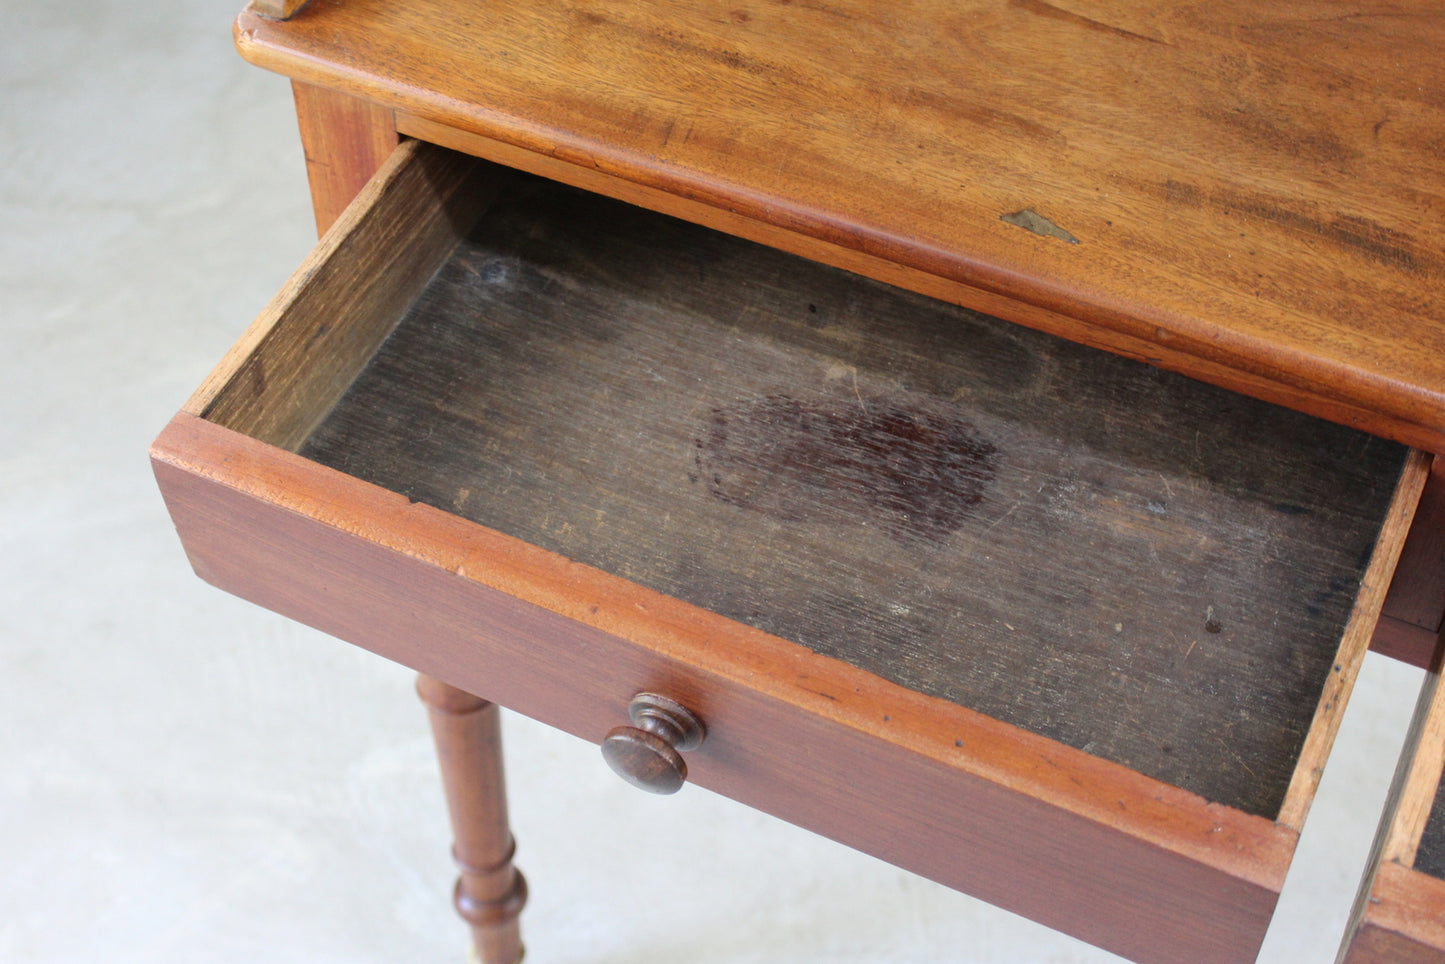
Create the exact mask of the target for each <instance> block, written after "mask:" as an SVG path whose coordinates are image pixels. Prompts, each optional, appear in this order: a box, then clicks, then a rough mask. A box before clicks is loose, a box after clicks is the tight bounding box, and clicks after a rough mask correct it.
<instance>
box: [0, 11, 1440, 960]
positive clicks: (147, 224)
mask: <svg viewBox="0 0 1445 964" xmlns="http://www.w3.org/2000/svg"><path fill="white" fill-rule="evenodd" d="M239 2H240V0H185V2H180V0H159V2H144V3H137V2H127V3H121V2H118V0H113V2H101V0H83V2H81V0H76V2H66V3H55V4H49V3H36V2H22V0H0V13H3V14H4V16H3V23H4V29H3V32H0V84H3V88H0V326H3V327H0V332H3V338H4V346H5V351H4V353H3V359H0V366H3V374H0V406H3V410H0V415H3V418H0V533H3V535H0V539H3V545H4V551H3V552H0V962H7V964H20V962H40V961H45V962H59V961H75V962H80V961H85V962H91V964H93V962H99V961H106V962H116V964H119V962H141V961H144V962H171V961H206V962H256V961H268V962H273V961H274V962H293V961H294V962H326V961H338V962H339V961H347V962H372V961H377V962H380V961H388V962H395V961H434V962H445V961H455V962H461V961H464V960H466V959H467V951H466V948H465V939H464V936H463V932H462V930H461V928H460V926H459V925H458V924H457V923H456V921H455V919H454V918H453V916H452V914H451V911H450V908H449V907H448V891H449V888H450V880H451V873H452V872H451V869H450V867H449V865H448V859H447V846H448V841H447V835H446V830H445V826H444V817H443V809H442V801H441V799H440V795H439V791H438V789H437V785H436V781H435V770H434V765H433V762H432V757H431V753H430V748H429V744H428V737H427V734H426V731H425V723H424V719H423V715H422V711H421V709H420V708H419V706H418V705H417V704H416V702H415V699H414V697H413V695H412V691H411V674H410V673H409V672H407V671H406V670H404V669H401V668H400V667H397V666H393V665H389V664H387V663H385V662H383V661H381V660H380V659H377V658H375V657H372V656H369V655H367V654H364V653H362V652H360V651H357V650H354V649H352V648H351V647H349V646H347V645H345V644H343V643H340V642H338V641H336V640H333V639H330V638H326V637H323V636H320V635H317V634H316V633H313V632H310V631H308V630H305V629H303V628H300V627H298V626H295V625H291V624H289V623H287V622H285V621H283V620H281V619H280V618H278V617H274V616H272V615H269V614H268V613H265V612H261V611H258V610H256V609H253V608H251V607H249V606H247V605H244V604H242V603H240V602H238V601H236V600H233V599H231V598H228V597H226V596H224V595H222V594H221V593H219V592H217V591H215V590H212V589H210V588H209V587H207V586H205V585H203V584H202V583H201V582H199V581H198V580H197V579H195V578H194V577H193V576H192V575H191V574H190V572H189V570H188V569H187V566H186V563H185V560H184V557H183V555H182V553H181V550H180V547H179V545H178V543H177V541H176V539H175V537H174V534H173V533H172V531H171V529H170V525H169V522H168V521H167V518H166V516H165V513H164V510H163V508H162V505H161V501H160V498H159V497H158V495H157V494H156V491H155V488H154V485H153V482H152V480H151V478H150V475H149V468H148V465H147V462H146V457H145V450H146V445H147V443H148V442H149V441H150V439H151V437H152V436H154V435H155V433H156V432H158V431H159V430H160V428H161V427H162V426H163V425H164V423H165V421H166V419H167V418H168V417H169V416H170V414H171V413H172V412H173V411H174V410H175V409H176V408H177V407H178V406H179V405H180V404H181V402H182V401H183V400H184V399H185V398H186V396H187V395H188V393H189V392H190V389H191V388H192V387H193V386H194V385H195V384H197V383H198V382H199V380H200V379H201V377H202V376H203V375H204V374H205V373H206V371H207V370H208V369H209V367H210V365H211V364H212V363H213V362H214V361H216V360H217V359H218V358H219V357H220V356H221V354H222V353H223V352H224V351H225V349H226V348H227V346H228V345H229V343H230V342H231V341H232V339H234V338H235V336H236V335H237V334H238V333H239V332H240V331H241V329H242V328H243V327H244V326H245V324H246V323H247V322H248V321H249V320H250V318H251V317H252V316H253V315H254V314H255V313H256V312H257V311H258V310H259V309H260V307H261V306H262V305H263V304H264V303H265V301H266V300H267V298H268V296H269V294H270V293H271V292H272V291H273V290H275V289H276V288H277V287H278V286H279V285H280V284H281V282H282V281H283V280H284V279H285V277H286V276H287V274H288V273H289V271H290V269H291V267H293V266H294V265H295V264H296V263H297V262H298V261H299V260H300V259H301V257H302V255H303V254H304V253H305V252H306V250H307V249H308V248H309V246H310V245H311V243H312V241H313V237H312V235H311V231H312V227H311V221H310V213H309V208H308V199H307V195H306V192H305V185H304V176H303V172H302V163H301V156H300V151H299V148H298V147H297V144H296V140H295V136H294V130H293V121H292V115H291V113H290V111H291V106H290V100H289V88H288V86H287V84H286V82H285V81H283V80H281V79H280V78H277V77H274V76H271V75H269V74H266V73H263V72H261V71H259V70H257V69H254V68H251V67H249V66H247V65H246V64H244V63H243V62H242V61H241V60H240V59H239V58H238V57H237V56H236V55H235V53H234V51H233V49H232V47H231V41H230V31H229V25H230V20H231V17H232V15H233V14H234V12H235V8H236V7H237V5H238V4H239ZM478 2H482V0H478ZM1419 679H1420V677H1419V674H1418V673H1416V672H1414V671H1411V670H1408V669H1405V668H1404V667H1401V666H1398V665H1395V664H1391V663H1389V662H1387V661H1385V660H1382V659H1379V658H1377V657H1374V656H1371V657H1370V660H1369V662H1368V663H1367V665H1366V667H1365V674H1364V677H1363V679H1362V681H1361V684H1360V687H1359V688H1358V690H1357V693H1356V697H1355V700H1354V702H1353V705H1351V707H1350V710H1349V714H1348V718H1347V721H1346V724H1345V729H1344V732H1343V734H1342V736H1341V739H1340V743H1339V746H1338V749H1337V752H1336V754H1335V757H1334V759H1333V761H1332V762H1331V764H1330V767H1329V769H1328V771H1327V773H1326V776H1325V781H1324V786H1323V789H1322V791H1321V795H1320V798H1319V800H1318V802H1317V804H1316V807H1315V813H1314V815H1313V817H1312V819H1311V822H1310V825H1309V828H1308V830H1307V832H1306V834H1305V836H1304V840H1303V842H1302V845H1301V849H1300V852H1299V855H1298V857H1297V859H1296V861H1295V866H1294V869H1293V871H1292V873H1291V875H1290V879H1289V882H1288V886H1287V888H1286V891H1285V894H1284V897H1283V899H1282V901H1281V904H1280V909H1279V913H1278V916H1277V919H1276V923H1275V926H1274V928H1273V930H1272V931H1271V933H1270V935H1269V938H1268V941H1267V943H1266V947H1265V951H1264V955H1263V957H1262V960H1265V961H1271V962H1312V961H1329V960H1332V959H1333V955H1334V950H1335V946H1336V944H1337V942H1338V940H1339V936H1340V930H1341V926H1342V920H1343V919H1344V917H1345V914H1346V912H1347V910H1348V907H1349V905H1350V903H1351V900H1352V898H1353V893H1354V888H1355V881H1356V880H1357V878H1358V875H1359V873H1360V869H1361V867H1362V865H1363V863H1364V860H1365V854H1366V852H1367V850H1368V847H1369V843H1370V838H1371V836H1372V834H1373V832H1374V828H1375V823H1376V815H1377V813H1378V811H1379V807H1380V804H1381V801H1382V799H1383V795H1384V792H1385V785H1386V783H1387V782H1388V780H1389V776H1390V772H1391V770H1392V769H1393V767H1394V762H1395V756H1396V753H1397V751H1398V747H1399V741H1400V738H1401V734H1402V732H1403V729H1404V726H1405V723H1406V720H1407V718H1408V716H1409V713H1410V710H1411V706H1412V704H1413V701H1414V692H1415V690H1416V688H1417V687H1418V684H1419ZM507 726H508V730H507V741H508V750H509V754H510V761H509V762H510V766H511V781H512V788H513V799H514V809H515V815H514V816H515V823H516V828H517V833H518V836H519V838H520V840H521V848H522V849H521V855H520V862H521V864H522V865H523V867H524V868H525V870H526V872H527V874H528V876H529V878H530V880H531V882H532V893H533V900H532V904H531V907H530V908H529V910H528V913H527V917H526V930H527V939H528V944H529V948H530V953H529V961H530V962H534V964H583V962H587V964H624V962H643V961H669V962H678V961H682V962H697V964H711V962H718V964H721V962H732V964H742V962H763V961H766V962H770V964H777V962H793V961H796V962H860V964H861V962H955V964H957V962H1020V961H1025V962H1028V961H1037V962H1059V964H1082V962H1097V961H1108V960H1113V958H1111V957H1110V956H1109V955H1107V954H1103V953H1101V952H1099V951H1096V950H1093V949H1091V948H1088V947H1085V946H1083V945H1081V944H1079V943H1077V942H1075V941H1073V940H1070V939H1068V938H1065V937H1061V936H1059V935H1057V934H1053V933H1051V932H1049V931H1047V930H1045V929H1043V928H1041V927H1038V926H1036V925H1034V924H1031V923H1029V922H1028V921H1024V920H1021V919H1019V918H1016V917H1013V916H1012V915H1009V914H1007V913H1003V912H1001V911H998V910H996V909H994V908H991V907H988V906H986V905H984V904H981V903H979V902H977V901H974V900H972V899H970V898H968V897H965V896H962V895H959V894H955V893H951V892H948V891H945V890H943V889H941V888H939V887H936V886H934V885H932V884H929V883H927V882H925V881H922V880H920V879H918V878H915V877H913V876H910V875H908V874H906V873H902V872H899V871H896V870H894V869H892V868H890V867H888V866H885V865H883V864H881V863H879V862H877V861H874V860H871V859H869V858H865V857H862V856H859V855H857V854H854V853H850V852H848V851H846V850H844V849H843V848H841V847H837V846H835V845H833V844H831V843H829V842H827V841H824V840H821V839H818V838H816V837H814V836H811V835H809V834H807V833H804V832H801V831H798V830H795V829H793V828H790V827H788V826H785V825H783V824H781V823H779V822H777V821H774V820H771V819H769V818H766V817H763V816H760V815H757V814H755V813H752V812H749V811H747V810H745V809H743V808H741V807H738V806H736V805H734V804H732V803H730V802H728V801H726V800H723V799H721V798H719V797H716V796H714V795H712V794H709V793H708V792H706V791H702V790H697V789H688V790H686V791H684V792H683V793H682V794H680V795H679V796H678V797H676V798H669V799H663V800H657V799H652V798H649V797H644V796H643V795H641V794H638V793H636V792H635V791H631V790H629V789H628V788H626V787H624V786H622V785H621V782H620V781H618V780H616V779H615V778H614V777H612V776H611V775H610V774H609V773H607V772H606V771H605V770H604V768H603V766H602V765H601V763H600V762H599V760H598V757H597V754H596V750H595V748H593V747H591V746H589V745H586V744H583V743H581V742H578V741H576V740H573V739H571V738H570V737H565V736H561V735H558V734H556V733H554V732H549V731H547V730H545V729H543V728H541V727H539V726H537V725H535V724H532V723H530V722H529V721H526V720H523V719H516V718H509V719H508V723H507Z"/></svg>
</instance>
